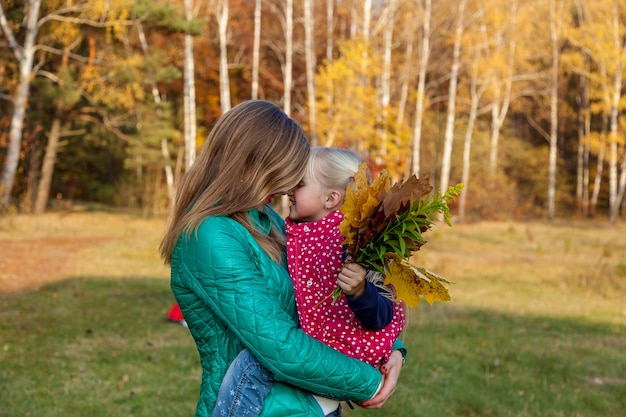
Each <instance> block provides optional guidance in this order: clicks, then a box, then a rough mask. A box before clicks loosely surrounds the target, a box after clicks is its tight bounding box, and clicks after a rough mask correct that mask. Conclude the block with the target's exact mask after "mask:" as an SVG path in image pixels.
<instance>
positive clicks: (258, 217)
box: [248, 208, 272, 236]
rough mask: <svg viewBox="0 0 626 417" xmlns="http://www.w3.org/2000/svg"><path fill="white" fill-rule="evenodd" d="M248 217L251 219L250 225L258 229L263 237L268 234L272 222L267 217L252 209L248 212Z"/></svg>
mask: <svg viewBox="0 0 626 417" xmlns="http://www.w3.org/2000/svg"><path fill="white" fill-rule="evenodd" d="M248 216H250V219H252V223H253V224H254V226H255V227H256V228H257V229H259V231H261V232H262V233H263V234H264V235H265V236H267V235H269V234H270V230H271V229H272V221H271V220H270V218H269V216H268V215H267V214H266V213H264V212H262V211H259V209H256V208H253V209H251V210H249V211H248Z"/></svg>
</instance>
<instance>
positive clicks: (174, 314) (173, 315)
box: [167, 304, 185, 321]
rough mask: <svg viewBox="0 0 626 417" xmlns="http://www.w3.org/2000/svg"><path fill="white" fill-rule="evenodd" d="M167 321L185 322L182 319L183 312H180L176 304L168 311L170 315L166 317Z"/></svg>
mask: <svg viewBox="0 0 626 417" xmlns="http://www.w3.org/2000/svg"><path fill="white" fill-rule="evenodd" d="M167 319H168V320H169V321H185V318H184V317H183V312H182V311H180V307H179V306H178V304H174V305H173V306H172V308H171V309H170V313H169V314H168V315H167Z"/></svg>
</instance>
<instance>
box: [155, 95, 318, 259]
mask: <svg viewBox="0 0 626 417" xmlns="http://www.w3.org/2000/svg"><path fill="white" fill-rule="evenodd" d="M309 151H310V146H309V142H308V139H307V138H306V136H305V135H304V132H303V131H302V128H301V127H300V125H298V124H297V123H296V122H295V121H294V120H292V119H291V118H289V116H287V115H286V114H285V113H284V112H283V111H282V110H281V109H280V108H279V107H278V106H276V105H275V104H273V103H270V102H269V101H263V100H251V101H245V102H243V103H240V104H238V105H237V106H235V107H233V108H232V109H230V110H229V111H228V112H226V113H224V114H223V115H222V117H221V118H220V119H219V120H218V121H217V123H216V124H215V126H214V127H213V129H212V130H211V133H210V134H209V136H208V138H207V141H206V143H205V144H204V147H203V148H202V150H201V151H200V153H199V155H198V157H197V158H196V160H195V162H194V163H193V165H192V166H191V168H190V169H189V171H187V172H186V173H185V175H184V176H183V179H182V180H181V183H180V185H179V187H178V191H177V193H176V201H175V203H174V208H173V212H172V214H171V216H170V219H169V223H168V227H167V230H166V233H165V236H164V238H163V241H162V242H161V246H160V250H161V257H162V258H163V259H164V260H165V262H166V263H170V262H171V260H172V252H173V250H174V247H175V246H176V242H177V241H178V239H179V238H180V236H181V234H183V233H185V232H191V231H196V230H197V228H198V227H199V226H200V223H202V221H203V220H204V219H205V218H206V217H208V216H229V217H231V218H233V219H234V220H236V221H238V222H239V223H241V224H242V225H243V226H244V227H245V228H246V229H248V230H249V231H250V233H251V234H252V236H253V237H254V239H255V240H256V241H257V242H258V243H259V245H260V246H261V247H262V248H263V249H264V250H265V251H266V252H267V253H268V254H269V255H270V256H271V257H272V259H274V260H275V261H279V260H280V259H281V255H282V252H283V251H284V236H283V235H282V233H278V231H276V230H274V228H272V231H271V233H270V236H269V237H266V236H262V235H261V234H260V233H259V232H258V230H257V228H256V227H255V226H254V225H253V224H252V221H251V219H250V218H249V216H248V211H249V210H250V209H252V208H255V207H259V206H261V205H262V204H263V203H264V202H265V201H266V199H267V197H268V196H270V195H272V194H278V193H285V192H287V191H289V190H291V189H292V188H294V187H295V186H296V185H297V184H298V183H299V182H300V180H301V179H302V177H303V175H304V170H305V168H306V165H307V160H308V156H309Z"/></svg>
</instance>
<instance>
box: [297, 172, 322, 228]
mask: <svg viewBox="0 0 626 417" xmlns="http://www.w3.org/2000/svg"><path fill="white" fill-rule="evenodd" d="M288 194H289V202H290V203H291V206H290V207H289V218H291V220H293V221H295V222H314V221H317V220H319V219H321V218H323V217H324V216H325V215H326V214H327V213H328V212H327V211H326V210H325V209H324V190H323V189H322V186H321V185H320V184H319V183H318V182H316V181H313V180H311V179H309V178H308V176H305V177H304V179H303V180H302V181H301V182H300V184H298V186H296V188H294V189H293V190H291V191H290V192H289V193H288Z"/></svg>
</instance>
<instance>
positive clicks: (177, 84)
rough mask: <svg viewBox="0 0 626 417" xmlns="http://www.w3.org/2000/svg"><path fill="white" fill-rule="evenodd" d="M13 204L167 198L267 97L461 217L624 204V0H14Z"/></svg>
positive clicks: (5, 64) (2, 121)
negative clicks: (227, 124) (227, 120)
mask: <svg viewBox="0 0 626 417" xmlns="http://www.w3.org/2000/svg"><path fill="white" fill-rule="evenodd" d="M0 27H1V29H2V32H1V33H0V156H1V157H2V159H1V161H2V174H1V175H2V177H1V178H0V198H1V200H0V207H1V208H2V210H3V212H5V213H6V212H7V210H8V209H10V208H11V207H14V208H17V209H18V210H20V211H22V212H34V213H42V212H44V211H45V210H46V209H47V208H48V207H50V204H51V203H52V202H54V201H72V200H81V201H96V202H101V203H105V204H111V205H117V206H130V207H141V208H142V209H144V210H145V211H146V212H147V213H153V212H162V211H164V210H165V209H167V207H168V205H169V204H170V202H171V199H172V198H173V195H174V192H175V189H176V184H177V181H178V179H179V178H180V177H181V175H183V173H184V171H185V169H186V167H188V166H190V164H191V163H193V160H194V158H195V152H196V150H197V149H198V148H199V147H200V146H201V145H202V143H203V141H204V138H205V137H206V135H207V133H208V132H209V131H210V129H211V126H212V124H213V122H214V121H215V119H216V118H217V117H219V115H220V114H222V112H224V111H226V110H227V109H229V108H230V107H231V106H232V105H234V104H236V103H238V102H241V101H243V100H247V99H251V98H255V99H256V98H259V99H265V100H270V101H273V102H275V103H277V104H279V105H281V106H282V107H283V108H284V110H285V111H286V112H287V113H289V114H290V115H291V116H292V117H293V118H294V119H296V120H297V121H298V122H300V123H301V124H302V125H303V126H304V128H305V130H306V131H307V133H308V135H309V138H310V140H311V143H312V144H313V145H324V146H340V147H349V148H352V149H355V150H357V151H358V152H360V153H361V154H362V155H364V156H366V157H367V160H368V162H369V164H370V166H371V167H372V169H373V170H374V171H376V170H379V169H382V168H386V169H388V170H389V171H390V173H391V175H392V176H393V177H394V178H396V179H400V178H403V177H406V176H408V175H410V174H412V173H416V174H418V175H425V174H429V175H430V179H431V182H432V183H433V185H434V186H435V187H436V188H437V189H439V190H442V191H443V190H446V189H447V187H448V186H450V185H454V184H456V183H458V182H463V183H464V184H465V189H464V191H463V193H462V194H461V196H460V198H459V200H458V202H457V206H455V207H454V211H455V214H457V215H458V219H459V220H460V221H463V220H476V219H498V218H510V217H515V218H542V217H543V218H548V219H549V220H552V219H554V218H555V217H559V216H560V217H563V216H572V215H575V216H580V217H591V216H598V215H602V216H606V217H607V218H608V219H609V221H611V222H615V221H616V220H617V219H618V218H619V216H620V215H621V216H623V215H624V210H623V207H624V204H623V201H624V190H625V188H626V146H625V140H624V129H625V128H626V119H624V114H623V113H624V108H625V103H626V96H624V93H625V88H624V86H623V84H624V81H625V75H626V70H625V68H626V2H625V1H624V0H530V1H523V0H487V1H485V0H482V1H478V0H439V1H432V0H386V1H372V0H358V1H357V0H347V1H346V0H342V1H339V0H325V1H313V0H171V1H166V0H155V1H149V0H135V1H125V0H46V1H43V0H21V1H20V0H13V1H10V0H2V1H1V2H0Z"/></svg>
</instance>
